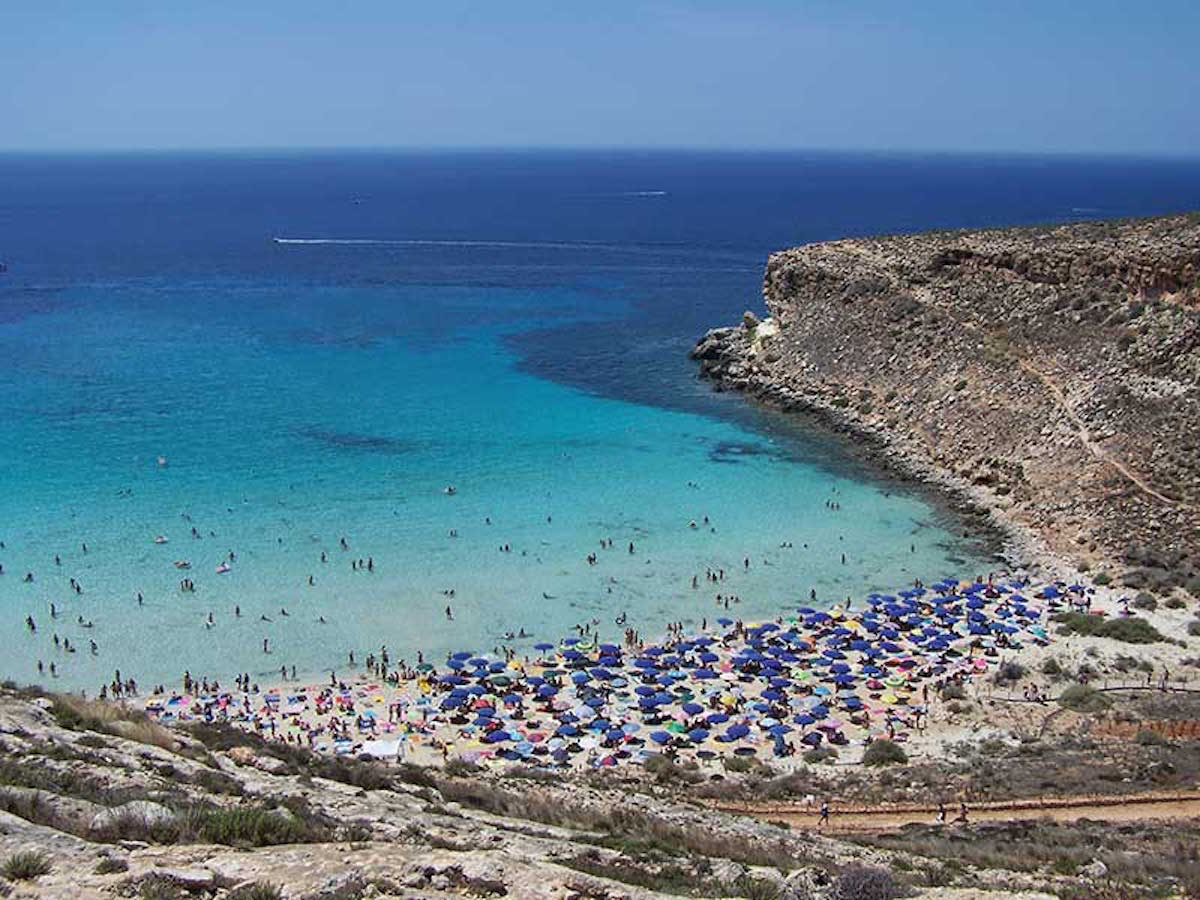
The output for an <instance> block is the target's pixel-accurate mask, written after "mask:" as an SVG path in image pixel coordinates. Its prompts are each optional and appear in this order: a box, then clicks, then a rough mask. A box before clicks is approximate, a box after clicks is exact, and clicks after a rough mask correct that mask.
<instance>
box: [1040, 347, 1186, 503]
mask: <svg viewBox="0 0 1200 900" xmlns="http://www.w3.org/2000/svg"><path fill="white" fill-rule="evenodd" d="M1017 365H1018V366H1020V368H1021V371H1022V372H1025V373H1027V374H1029V375H1031V376H1033V377H1034V378H1036V379H1038V381H1040V382H1041V383H1042V385H1043V386H1044V387H1045V388H1046V390H1047V391H1049V393H1050V396H1051V397H1053V398H1054V402H1055V403H1056V404H1057V405H1058V408H1059V409H1061V410H1062V411H1063V414H1064V415H1065V416H1066V417H1067V419H1069V420H1070V422H1071V424H1072V425H1073V426H1074V428H1075V434H1076V436H1077V437H1078V438H1079V441H1080V443H1082V444H1083V447H1084V449H1085V450H1087V451H1088V452H1089V453H1090V454H1092V456H1093V457H1095V458H1096V459H1097V460H1098V461H1099V462H1102V463H1107V464H1108V465H1110V466H1112V467H1113V468H1114V469H1116V470H1117V471H1118V472H1120V473H1121V474H1122V475H1124V476H1125V478H1127V479H1128V480H1129V481H1130V482H1132V484H1133V485H1134V486H1135V487H1137V488H1138V489H1140V490H1141V491H1142V493H1144V494H1146V495H1147V496H1149V497H1153V498H1154V499H1155V500H1158V501H1159V502H1160V503H1165V504H1167V506H1175V505H1176V501H1174V500H1172V499H1171V498H1170V497H1166V496H1164V495H1163V494H1160V493H1159V492H1158V491H1156V490H1155V489H1154V488H1153V487H1151V486H1150V484H1149V483H1147V482H1146V480H1145V479H1143V478H1142V477H1141V476H1140V475H1138V474H1137V473H1135V472H1133V471H1131V470H1130V469H1129V467H1128V466H1126V465H1125V464H1124V463H1123V462H1121V461H1120V460H1118V459H1115V458H1113V457H1112V456H1111V455H1110V454H1109V453H1108V452H1107V451H1106V450H1105V449H1104V448H1103V447H1101V446H1100V445H1099V444H1097V443H1096V442H1095V441H1093V440H1092V439H1091V437H1090V436H1089V434H1088V428H1087V425H1086V424H1085V423H1084V421H1083V419H1081V418H1080V417H1079V415H1078V414H1077V413H1076V412H1075V410H1074V409H1072V408H1071V404H1070V403H1069V402H1068V401H1067V395H1066V394H1065V393H1064V392H1063V389H1062V388H1061V387H1059V385H1058V383H1057V382H1056V381H1055V380H1054V379H1053V378H1051V377H1050V376H1049V375H1047V374H1046V373H1044V372H1042V371H1041V370H1039V369H1037V368H1036V367H1035V366H1033V365H1032V364H1031V363H1029V362H1028V361H1026V360H1024V359H1019V358H1018V359H1017Z"/></svg>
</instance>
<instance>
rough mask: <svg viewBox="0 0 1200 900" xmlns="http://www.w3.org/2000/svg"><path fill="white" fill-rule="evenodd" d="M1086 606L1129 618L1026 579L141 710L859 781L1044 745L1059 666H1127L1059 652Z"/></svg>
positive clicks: (320, 732)
mask: <svg viewBox="0 0 1200 900" xmlns="http://www.w3.org/2000/svg"><path fill="white" fill-rule="evenodd" d="M1072 587H1073V588H1074V589H1072ZM1072 601H1074V602H1076V603H1078V604H1080V608H1081V609H1082V604H1085V603H1086V605H1087V607H1088V611H1089V612H1090V614H1093V615H1099V616H1104V617H1107V618H1120V617H1126V616H1129V613H1127V612H1126V611H1125V608H1126V604H1124V603H1122V602H1121V599H1120V596H1119V594H1118V592H1116V591H1113V590H1110V589H1106V588H1102V587H1095V586H1090V585H1089V586H1084V585H1074V586H1068V585H1066V584H1061V583H1060V584H1059V585H1058V586H1055V585H1053V584H1049V583H1041V582H1034V583H1028V584H1026V583H1024V580H1023V579H1022V580H1017V579H1015V578H1014V579H1004V580H999V579H998V580H996V581H995V582H994V583H993V584H992V585H990V586H989V585H988V584H987V583H986V582H977V583H968V582H962V583H955V584H953V585H951V584H949V583H939V584H938V585H935V586H931V587H929V588H924V589H913V590H908V591H904V592H903V593H902V594H899V595H871V597H870V598H868V600H867V602H866V603H865V604H861V605H860V604H855V607H856V608H852V609H849V610H841V609H839V608H836V607H835V608H834V609H833V610H831V611H829V612H828V613H826V612H824V611H819V610H813V609H811V608H809V607H801V608H800V609H799V611H798V613H797V614H796V615H795V616H793V617H789V618H783V617H781V618H780V619H779V620H778V621H776V622H761V623H732V622H731V623H730V624H729V625H719V626H713V627H710V628H709V630H708V631H706V632H699V631H698V632H696V633H689V634H684V633H682V632H679V633H674V634H671V635H668V637H667V639H666V640H664V641H663V642H661V643H657V644H643V645H639V646H629V645H622V646H619V647H618V646H617V645H616V644H600V645H599V646H597V645H595V644H593V643H590V642H589V641H588V640H586V639H583V640H580V639H576V638H569V639H566V640H565V641H563V642H560V643H558V644H556V645H553V646H551V645H549V644H543V645H541V646H542V647H543V649H542V650H541V651H540V652H539V656H538V657H537V658H534V659H530V660H528V661H526V660H523V659H516V658H512V659H494V658H490V657H486V656H480V657H475V656H472V655H470V654H460V655H459V656H458V657H457V658H451V659H449V660H446V661H439V662H438V664H437V666H432V665H430V664H428V663H427V664H426V665H425V666H424V667H423V670H422V671H420V672H410V673H407V674H409V675H411V676H413V677H411V678H406V679H402V680H400V681H399V683H398V684H389V683H386V682H383V681H380V680H379V679H378V678H375V677H372V675H371V674H370V673H366V672H363V671H361V670H360V671H359V672H358V673H357V674H356V675H355V676H354V677H353V678H352V679H351V680H349V681H342V682H339V683H338V684H337V685H330V684H328V683H326V684H320V683H312V682H306V683H299V682H297V683H285V684H281V685H274V686H271V687H268V688H266V689H265V690H261V691H259V692H257V693H244V692H234V693H226V692H224V691H222V692H219V693H213V692H210V693H209V694H208V695H206V696H202V697H193V696H181V695H179V694H173V695H170V696H156V697H152V698H150V699H149V700H148V701H144V702H145V703H146V706H147V708H148V710H149V712H150V714H151V715H152V716H154V717H155V718H158V719H159V720H160V721H163V722H166V723H178V722H186V721H228V722H230V724H233V725H235V726H236V727H239V728H244V729H246V730H250V731H254V732H256V733H258V734H260V735H261V736H263V737H264V738H266V739H268V740H282V741H286V742H288V743H293V744H296V745H300V746H307V747H310V748H312V749H314V750H317V751H319V752H328V753H336V754H343V755H353V756H358V755H362V754H367V755H372V756H376V757H377V758H382V759H394V760H402V761H409V762H414V763H419V764H441V763H444V762H445V761H447V760H450V759H463V760H466V761H469V762H474V763H500V764H503V763H506V762H512V763H529V764H534V765H552V766H557V767H560V768H575V769H579V768H592V767H606V766H617V765H624V764H635V765H636V764H640V763H643V762H645V760H646V759H647V758H649V757H650V756H651V755H656V754H661V753H666V754H668V755H671V756H673V757H675V758H676V759H678V760H681V761H686V762H689V763H691V762H695V763H696V764H697V765H699V766H700V768H701V769H702V770H703V769H708V770H711V771H713V772H719V771H723V770H724V768H725V766H726V763H727V760H729V759H731V758H733V757H739V756H740V757H746V758H748V759H752V760H760V761H763V762H769V763H770V764H771V765H773V766H776V767H779V768H782V769H785V770H786V769H789V768H793V767H795V766H796V765H798V764H799V763H800V762H801V761H803V759H804V754H805V753H806V752H808V751H811V750H813V749H814V748H829V747H833V748H834V750H835V752H836V753H837V759H838V761H839V762H841V763H853V762H856V761H858V760H859V759H860V758H861V756H862V753H863V752H865V750H866V748H867V747H868V746H870V744H871V743H873V742H875V741H878V740H880V739H882V738H885V737H891V738H894V739H895V740H896V742H897V743H899V744H901V746H903V747H904V748H905V750H906V752H907V753H908V754H909V755H910V757H917V758H920V757H928V758H936V757H938V756H941V755H944V754H945V753H946V752H947V748H948V747H949V745H951V744H953V743H954V742H955V741H959V740H964V739H979V738H981V737H983V736H985V735H987V734H996V735H1000V736H1003V735H1005V734H1007V733H1010V732H1012V731H1014V730H1020V729H1030V728H1036V726H1037V722H1038V721H1039V719H1040V718H1041V717H1044V716H1045V714H1046V713H1047V712H1048V711H1049V709H1053V708H1054V707H1053V706H1051V707H1049V709H1048V707H1047V705H1046V703H1045V698H1046V697H1047V696H1048V695H1050V694H1051V693H1052V685H1051V684H1050V682H1049V680H1048V679H1047V678H1045V677H1043V676H1041V675H1040V672H1041V670H1042V666H1043V665H1044V664H1045V662H1046V660H1047V659H1050V658H1052V657H1053V658H1055V659H1056V660H1057V661H1059V662H1060V663H1062V664H1064V665H1070V666H1073V665H1079V664H1082V663H1083V662H1086V661H1090V662H1092V663H1098V662H1101V661H1102V654H1101V653H1100V652H1099V651H1098V650H1097V649H1096V648H1097V647H1103V648H1104V649H1106V650H1111V649H1113V647H1112V642H1111V641H1106V640H1104V639H1101V638H1090V637H1082V636H1078V635H1072V636H1067V637H1060V636H1057V635H1056V634H1055V633H1054V631H1055V629H1054V627H1053V626H1050V625H1049V623H1048V618H1049V616H1050V615H1052V614H1054V613H1055V612H1057V611H1060V610H1065V609H1067V608H1068V607H1069V605H1070V603H1071V602H1072ZM1186 616H1187V612H1186V611H1183V610H1180V611H1170V610H1160V611H1156V612H1154V613H1148V614H1146V615H1144V616H1143V615H1139V616H1138V618H1143V619H1145V620H1146V621H1148V622H1149V623H1150V624H1152V625H1156V626H1159V627H1161V628H1162V629H1163V630H1166V631H1167V632H1168V633H1170V631H1171V630H1172V629H1174V628H1176V627H1179V626H1180V624H1181V623H1182V621H1183V619H1184V617H1186ZM1176 618H1178V619H1179V620H1180V621H1179V622H1176V621H1174V620H1175V619H1176ZM726 621H728V620H726ZM1106 645H1107V646H1106ZM1117 649H1119V650H1120V651H1121V652H1122V653H1130V654H1133V655H1135V656H1136V657H1137V658H1139V659H1148V660H1150V661H1151V663H1150V664H1151V668H1152V673H1151V675H1150V677H1151V679H1152V680H1153V681H1154V682H1155V683H1157V681H1158V679H1159V678H1160V675H1159V671H1158V670H1159V669H1161V668H1163V667H1164V666H1165V667H1167V673H1168V677H1169V678H1171V679H1172V682H1173V683H1174V681H1175V679H1179V678H1181V677H1183V678H1186V677H1187V675H1186V667H1183V666H1181V665H1180V661H1181V659H1182V657H1183V656H1184V655H1185V653H1186V650H1185V649H1183V648H1179V647H1177V646H1175V645H1167V644H1161V643H1158V644H1148V645H1125V644H1121V645H1117ZM468 657H470V658H469V659H468ZM1010 663H1016V664H1018V665H1019V666H1020V667H1022V668H1021V673H1022V674H1021V676H1020V677H1019V678H1017V679H1015V681H1014V683H1013V684H1011V685H1005V686H1004V687H998V686H997V684H996V677H995V676H996V673H997V671H998V670H999V669H1001V668H1002V667H1005V666H1007V665H1008V664H1010ZM1138 677H1141V676H1140V674H1139V675H1138ZM948 685H957V686H958V689H959V690H958V691H955V692H951V691H949V690H948V689H947V686H948ZM1017 685H1020V687H1018V686H1017ZM1030 685H1036V686H1037V689H1038V696H1039V698H1041V700H1042V702H1040V703H1039V702H1032V703H1017V704H1000V705H1001V706H1003V707H1005V708H1004V709H1001V710H996V709H995V708H996V704H990V705H991V706H992V708H993V710H995V711H994V712H992V713H989V719H988V720H986V721H980V720H979V719H972V718H970V717H966V718H964V717H963V716H962V715H960V714H958V713H959V712H960V711H959V710H957V709H956V704H955V703H953V702H952V698H953V697H956V696H961V695H962V693H966V695H967V696H969V697H973V698H975V699H978V700H981V701H986V700H990V699H993V698H994V697H997V696H1002V697H1004V698H1005V699H1008V698H1012V697H1018V698H1019V697H1020V694H1019V693H1017V692H1018V691H1019V690H1021V689H1024V690H1025V691H1026V692H1028V690H1029V689H1030ZM943 694H945V696H943ZM1028 697H1029V695H1028V694H1026V697H1025V699H1028Z"/></svg>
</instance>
